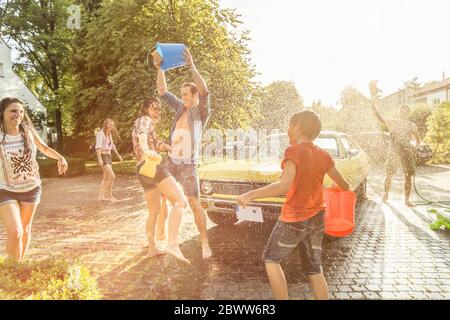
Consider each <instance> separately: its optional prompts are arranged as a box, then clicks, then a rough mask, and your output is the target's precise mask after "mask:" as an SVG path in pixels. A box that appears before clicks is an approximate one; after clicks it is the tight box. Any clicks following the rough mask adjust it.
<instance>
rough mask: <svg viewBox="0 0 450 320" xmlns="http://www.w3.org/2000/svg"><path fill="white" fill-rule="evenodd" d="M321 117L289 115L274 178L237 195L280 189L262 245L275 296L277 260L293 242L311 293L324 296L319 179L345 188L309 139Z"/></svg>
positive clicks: (244, 200)
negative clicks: (277, 209) (277, 212)
mask: <svg viewBox="0 0 450 320" xmlns="http://www.w3.org/2000/svg"><path fill="white" fill-rule="evenodd" d="M321 129H322V123H321V121H320V118H319V116H318V115H317V114H315V113H314V112H312V111H309V110H304V111H301V112H298V113H296V114H294V115H293V116H292V118H291V119H290V122H289V129H288V136H289V142H290V146H289V147H288V148H287V149H286V151H285V156H284V159H283V161H282V163H281V168H282V169H283V173H282V175H281V179H280V181H279V182H275V183H272V184H270V185H268V186H265V187H263V188H260V189H256V190H253V191H250V192H247V193H245V194H242V195H241V196H239V197H238V199H237V202H238V204H239V205H243V206H245V205H248V204H249V203H251V202H252V201H253V200H255V199H258V198H266V197H272V196H277V195H281V194H286V202H285V203H284V205H283V208H282V209H281V216H280V218H279V220H278V222H277V224H276V225H275V227H274V229H273V231H272V234H271V235H270V238H269V240H268V242H267V245H266V249H265V250H264V254H263V260H264V262H265V264H266V270H267V275H268V277H269V281H270V284H271V286H272V291H273V293H274V295H275V298H276V299H278V300H281V299H288V291H287V283H286V279H285V277H284V273H283V270H282V268H281V266H280V261H281V260H282V259H284V258H287V257H288V256H289V255H290V253H291V252H292V251H293V250H294V249H295V248H296V247H297V246H299V249H300V250H299V252H300V255H301V260H302V265H303V270H304V271H305V273H306V274H307V275H308V278H309V281H310V283H311V286H312V288H313V291H314V296H315V298H316V299H320V300H325V299H328V287H327V282H326V280H325V277H324V276H323V272H322V263H321V257H320V256H321V250H322V238H323V234H324V214H325V203H324V201H323V193H322V185H323V178H324V176H325V174H328V176H329V177H330V178H331V179H332V180H333V181H334V182H335V183H336V184H337V185H338V186H339V187H340V188H341V189H342V190H344V191H346V190H348V189H349V185H348V183H347V181H345V180H344V178H342V176H341V174H340V173H339V171H338V170H337V169H336V167H335V166H334V161H333V160H332V158H331V156H330V155H329V154H328V152H326V151H325V150H322V149H320V148H319V147H317V146H316V145H314V144H313V141H314V139H315V138H316V137H317V136H318V135H319V133H320V130H321Z"/></svg>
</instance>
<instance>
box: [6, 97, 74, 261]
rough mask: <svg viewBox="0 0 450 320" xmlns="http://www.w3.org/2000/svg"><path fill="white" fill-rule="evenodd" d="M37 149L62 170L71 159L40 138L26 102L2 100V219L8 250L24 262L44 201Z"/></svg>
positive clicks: (11, 99) (63, 170)
mask: <svg viewBox="0 0 450 320" xmlns="http://www.w3.org/2000/svg"><path fill="white" fill-rule="evenodd" d="M36 149H38V150H39V151H41V152H42V153H43V154H44V155H46V156H47V157H49V158H52V159H55V160H57V161H58V164H57V165H58V173H59V174H64V173H65V172H66V171H67V162H66V160H65V159H64V157H63V156H61V155H60V154H59V153H58V152H56V151H55V150H53V149H52V148H50V147H48V146H47V145H46V144H45V143H44V142H43V141H42V140H41V138H40V137H39V135H38V134H37V132H36V130H35V129H34V126H33V124H32V122H31V120H30V118H29V117H28V115H27V113H26V110H25V108H24V105H23V103H22V102H21V101H20V100H19V99H17V98H4V99H2V100H1V101H0V164H1V165H0V218H1V220H2V221H3V224H4V226H5V229H6V237H7V238H6V251H7V253H8V255H9V256H11V257H13V258H15V259H16V260H18V261H22V259H23V258H24V256H25V254H26V252H27V249H28V247H29V245H30V241H31V223H32V220H33V216H34V213H35V211H36V208H37V206H38V204H39V202H40V196H41V190H42V188H41V179H40V177H39V166H38V163H37V161H36Z"/></svg>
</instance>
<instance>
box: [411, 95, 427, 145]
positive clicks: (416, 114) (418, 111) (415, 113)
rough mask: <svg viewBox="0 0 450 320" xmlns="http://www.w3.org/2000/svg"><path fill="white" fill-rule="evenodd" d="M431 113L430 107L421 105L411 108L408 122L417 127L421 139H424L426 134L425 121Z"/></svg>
mask: <svg viewBox="0 0 450 320" xmlns="http://www.w3.org/2000/svg"><path fill="white" fill-rule="evenodd" d="M431 113H432V112H431V109H430V107H429V106H427V105H426V104H423V103H420V104H416V105H414V106H413V107H412V108H411V112H410V114H409V120H411V121H412V122H414V123H415V124H416V125H417V128H418V129H419V133H420V136H421V137H422V138H423V137H425V135H426V133H427V120H428V117H429V116H430V115H431Z"/></svg>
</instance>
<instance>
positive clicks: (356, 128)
mask: <svg viewBox="0 0 450 320" xmlns="http://www.w3.org/2000/svg"><path fill="white" fill-rule="evenodd" d="M339 102H340V105H341V106H342V108H341V109H340V110H339V112H338V114H337V117H336V130H338V131H343V132H347V133H357V132H363V131H372V130H381V127H380V124H379V123H378V122H377V120H376V118H375V116H374V114H373V112H372V109H371V108H370V100H369V99H368V98H367V97H366V96H364V95H363V94H362V93H361V92H360V91H359V90H357V89H355V88H353V87H346V88H345V89H344V90H343V91H342V92H341V97H340V101H339Z"/></svg>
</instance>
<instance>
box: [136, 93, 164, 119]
mask: <svg viewBox="0 0 450 320" xmlns="http://www.w3.org/2000/svg"><path fill="white" fill-rule="evenodd" d="M154 103H157V104H159V105H161V102H159V100H158V99H157V98H155V97H150V98H147V99H145V101H144V103H143V104H142V107H141V116H147V115H148V108H150V107H153V104H154Z"/></svg>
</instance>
